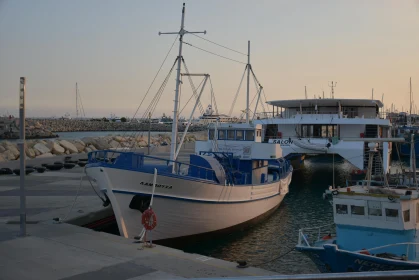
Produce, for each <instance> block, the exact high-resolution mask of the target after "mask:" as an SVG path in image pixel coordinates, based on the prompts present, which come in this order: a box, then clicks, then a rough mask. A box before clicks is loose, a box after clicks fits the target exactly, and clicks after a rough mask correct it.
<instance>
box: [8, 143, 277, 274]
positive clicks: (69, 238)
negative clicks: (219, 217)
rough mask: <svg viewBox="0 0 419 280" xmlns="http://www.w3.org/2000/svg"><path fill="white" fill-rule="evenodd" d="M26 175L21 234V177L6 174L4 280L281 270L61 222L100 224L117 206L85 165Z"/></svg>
mask: <svg viewBox="0 0 419 280" xmlns="http://www.w3.org/2000/svg"><path fill="white" fill-rule="evenodd" d="M166 149H167V148H166ZM192 151H193V149H192V148H191V147H185V149H184V150H183V151H182V154H181V155H180V156H181V158H180V160H185V161H187V160H188V155H189V153H191V152H192ZM154 155H155V156H163V157H167V156H168V153H167V150H164V149H161V150H158V151H155V153H154ZM86 157H87V155H86V154H81V155H72V159H77V158H86ZM63 159H64V156H63V157H62V158H61V157H54V158H48V159H46V158H45V159H34V160H28V161H27V165H39V164H41V163H47V162H54V161H60V160H63ZM35 161H36V162H35ZM38 161H39V162H38ZM13 165H18V162H12V163H10V162H9V163H8V165H6V166H4V164H2V166H0V167H10V168H16V167H17V166H13ZM81 179H82V180H81ZM25 181H26V184H25V188H26V194H27V221H28V223H27V233H28V236H26V237H19V236H18V233H19V213H20V212H19V176H16V175H3V176H0V279H2V280H3V279H16V280H17V279H19V280H26V279H28V280H29V279H69V280H84V279H101V280H107V279H121V280H122V279H124V280H140V279H141V280H144V279H179V278H198V277H199V278H202V277H238V276H256V275H260V276H263V275H273V274H274V273H273V272H270V271H266V270H262V269H258V268H252V267H248V268H244V269H243V268H237V267H236V266H237V264H236V263H232V262H227V261H222V260H219V259H214V258H211V257H206V256H202V255H197V254H189V253H185V252H183V251H180V250H176V249H172V248H168V247H164V246H159V245H157V246H156V247H154V248H143V244H140V243H134V242H133V240H129V239H125V238H123V237H120V236H116V235H111V234H107V233H104V232H97V231H93V230H91V229H87V228H83V227H79V226H76V225H73V224H68V223H65V222H56V221H54V220H53V219H54V218H60V219H61V220H66V221H69V222H73V221H77V220H80V219H84V220H86V219H87V220H89V221H90V222H93V221H94V220H95V219H98V218H103V217H105V216H106V215H112V208H111V207H110V206H108V207H106V208H105V207H103V205H102V201H101V200H100V199H99V198H98V196H97V194H96V193H95V192H94V190H93V188H92V186H91V185H90V183H89V182H88V180H87V178H86V176H85V174H84V168H82V167H78V166H77V167H75V168H73V169H69V170H67V169H61V170H60V171H46V172H45V173H32V174H30V175H28V176H26V179H25ZM80 184H81V185H80ZM94 187H97V186H95V185H94ZM77 193H78V197H77V200H76V201H75V197H76V194H77ZM73 204H74V205H73Z"/></svg>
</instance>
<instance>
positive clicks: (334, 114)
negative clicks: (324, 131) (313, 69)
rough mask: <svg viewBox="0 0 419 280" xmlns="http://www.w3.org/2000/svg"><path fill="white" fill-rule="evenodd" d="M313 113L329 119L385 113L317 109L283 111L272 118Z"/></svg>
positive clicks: (382, 117) (367, 117)
mask: <svg viewBox="0 0 419 280" xmlns="http://www.w3.org/2000/svg"><path fill="white" fill-rule="evenodd" d="M310 115H315V116H316V118H317V119H330V118H332V117H333V118H341V119H385V118H386V115H385V113H381V112H380V113H373V112H371V113H367V114H360V113H358V112H338V111H317V110H303V111H302V112H301V111H292V112H290V111H285V112H283V113H282V114H280V115H276V116H275V117H274V118H279V119H293V118H297V117H303V116H310Z"/></svg>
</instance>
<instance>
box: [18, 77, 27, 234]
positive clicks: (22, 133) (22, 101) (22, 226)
mask: <svg viewBox="0 0 419 280" xmlns="http://www.w3.org/2000/svg"><path fill="white" fill-rule="evenodd" d="M25 93H26V78H25V77H20V93H19V130H20V140H19V147H20V236H22V237H23V236H26V196H25V175H26V170H25V159H26V155H25Z"/></svg>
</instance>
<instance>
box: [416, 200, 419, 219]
mask: <svg viewBox="0 0 419 280" xmlns="http://www.w3.org/2000/svg"><path fill="white" fill-rule="evenodd" d="M416 223H419V203H416Z"/></svg>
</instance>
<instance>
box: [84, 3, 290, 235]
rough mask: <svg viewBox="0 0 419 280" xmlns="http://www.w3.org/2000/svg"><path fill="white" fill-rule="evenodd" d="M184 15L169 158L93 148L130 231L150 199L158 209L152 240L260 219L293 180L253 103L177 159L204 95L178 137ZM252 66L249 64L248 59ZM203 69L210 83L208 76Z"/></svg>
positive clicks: (90, 168) (123, 228)
mask: <svg viewBox="0 0 419 280" xmlns="http://www.w3.org/2000/svg"><path fill="white" fill-rule="evenodd" d="M184 17H185V6H183V10H182V24H181V29H180V31H179V32H173V33H174V34H178V36H179V40H180V47H179V56H178V58H179V59H177V63H178V67H177V79H176V91H175V94H176V95H175V102H174V117H173V124H172V138H171V139H172V141H171V147H170V148H171V153H170V159H166V158H159V157H153V156H150V155H144V154H142V153H137V152H122V151H115V150H105V151H94V152H91V153H89V163H88V164H87V165H86V173H87V174H88V176H89V177H90V178H92V179H93V180H94V181H95V182H96V183H97V184H98V185H99V187H100V189H101V191H102V192H103V193H105V194H106V196H107V197H108V198H109V200H110V202H111V204H112V207H113V210H114V213H115V217H116V220H117V223H118V228H119V231H120V234H121V235H122V236H124V237H126V238H135V237H138V236H141V234H142V232H143V225H142V222H141V221H142V213H143V212H144V211H145V210H146V209H148V208H149V206H150V205H151V203H152V208H153V211H154V213H155V214H156V216H157V226H156V227H155V228H154V229H153V231H152V238H153V240H167V239H172V238H179V237H187V236H193V235H201V234H207V233H215V232H220V231H223V232H224V231H226V230H231V229H235V228H237V227H241V226H244V225H247V224H249V223H252V222H256V221H258V220H259V219H260V218H263V217H266V216H267V215H269V214H270V213H272V212H273V211H274V210H275V209H277V207H278V206H279V205H280V203H281V201H282V200H283V198H284V197H285V195H286V194H287V193H288V187H289V184H290V182H291V176H292V166H291V165H290V164H289V162H288V161H286V160H285V159H284V158H283V157H282V150H281V147H280V145H278V144H272V143H263V142H262V125H260V124H254V123H252V122H251V121H250V120H249V116H248V115H249V114H248V112H249V110H247V114H246V123H218V122H216V123H212V124H210V125H209V127H208V140H206V141H197V142H196V144H195V153H194V154H191V155H190V159H189V163H185V162H180V161H178V160H177V156H178V154H179V151H180V147H181V146H182V143H183V140H184V137H185V135H186V131H187V130H188V128H189V125H190V122H191V120H192V117H193V113H194V111H195V108H196V107H197V104H198V102H199V99H200V95H199V96H198V97H197V100H196V103H195V107H194V109H193V111H192V113H191V116H190V119H189V122H188V124H187V125H186V128H185V133H184V134H183V138H182V139H181V140H180V142H178V141H177V139H178V138H177V131H178V129H177V124H178V108H179V107H178V106H179V104H178V100H179V99H178V97H179V85H180V79H179V78H180V76H181V73H180V71H181V59H180V58H181V57H182V40H183V36H184V35H185V34H188V33H192V32H188V31H186V30H184ZM173 33H170V34H173ZM162 34H163V33H162ZM249 49H250V47H249ZM246 67H247V71H250V63H248V64H247V66H246ZM203 76H205V81H204V83H203V87H204V86H205V83H206V78H207V76H208V75H206V74H205V75H203ZM200 94H202V90H201V93H200ZM248 108H249V105H248V104H247V109H248ZM268 161H274V162H275V164H274V165H271V164H268ZM155 172H157V175H156V173H155ZM153 186H155V188H153Z"/></svg>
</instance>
